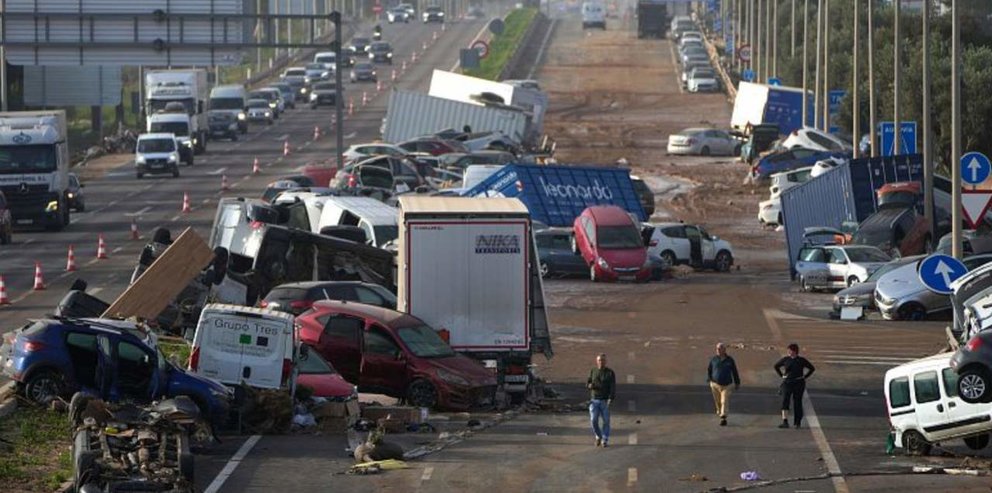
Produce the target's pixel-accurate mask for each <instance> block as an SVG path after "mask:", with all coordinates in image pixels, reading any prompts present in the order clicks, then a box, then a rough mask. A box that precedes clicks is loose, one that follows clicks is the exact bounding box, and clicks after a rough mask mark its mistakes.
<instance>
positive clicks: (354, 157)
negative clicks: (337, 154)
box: [342, 142, 408, 162]
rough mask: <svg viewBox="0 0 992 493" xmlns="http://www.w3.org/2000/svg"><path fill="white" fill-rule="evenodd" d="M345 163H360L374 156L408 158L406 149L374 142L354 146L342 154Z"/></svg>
mask: <svg viewBox="0 0 992 493" xmlns="http://www.w3.org/2000/svg"><path fill="white" fill-rule="evenodd" d="M342 154H343V155H344V160H345V162H349V161H358V160H361V159H366V158H369V157H372V156H397V157H402V156H406V155H407V154H408V153H407V151H406V150H405V149H403V148H402V147H399V146H395V145H393V144H387V143H385V142H373V143H369V144H352V145H351V146H349V147H348V148H347V149H345V151H344V152H343V153H342Z"/></svg>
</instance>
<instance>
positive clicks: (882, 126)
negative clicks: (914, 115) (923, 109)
mask: <svg viewBox="0 0 992 493" xmlns="http://www.w3.org/2000/svg"><path fill="white" fill-rule="evenodd" d="M878 126H879V132H880V133H881V134H882V142H881V144H882V149H881V150H882V155H883V156H894V155H895V154H896V153H895V152H893V149H892V147H893V144H894V142H893V141H894V140H895V138H894V137H895V135H894V132H895V125H893V124H892V122H881V123H879V124H878ZM900 127H901V129H902V138H901V139H899V142H901V143H902V152H900V153H899V154H916V122H902V125H900Z"/></svg>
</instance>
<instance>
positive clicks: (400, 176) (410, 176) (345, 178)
mask: <svg viewBox="0 0 992 493" xmlns="http://www.w3.org/2000/svg"><path fill="white" fill-rule="evenodd" d="M355 167H377V168H382V169H385V170H388V171H389V172H390V173H391V174H392V179H393V184H394V186H395V187H396V191H397V192H408V191H410V190H416V189H417V188H419V187H421V186H423V185H425V184H426V181H425V180H424V178H423V177H422V176H420V173H418V172H417V168H416V166H415V165H414V164H413V163H412V162H411V161H410V160H409V159H406V158H402V157H396V156H372V157H370V158H368V159H363V160H361V161H358V162H357V163H355V164H351V165H348V166H345V167H344V168H343V169H341V171H338V174H337V176H336V177H335V180H336V182H337V184H336V187H337V188H354V187H353V185H352V184H351V183H350V182H351V180H352V176H353V175H354V174H353V173H352V170H353V169H354V168H355Z"/></svg>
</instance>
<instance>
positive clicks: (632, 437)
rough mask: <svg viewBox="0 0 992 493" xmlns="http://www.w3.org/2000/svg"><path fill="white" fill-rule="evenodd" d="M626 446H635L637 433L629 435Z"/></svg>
mask: <svg viewBox="0 0 992 493" xmlns="http://www.w3.org/2000/svg"><path fill="white" fill-rule="evenodd" d="M627 445H637V433H631V434H630V436H629V437H627Z"/></svg>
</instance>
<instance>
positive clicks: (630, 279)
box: [620, 276, 635, 281]
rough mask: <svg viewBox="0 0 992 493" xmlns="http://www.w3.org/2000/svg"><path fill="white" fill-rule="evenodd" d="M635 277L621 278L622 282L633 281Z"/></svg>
mask: <svg viewBox="0 0 992 493" xmlns="http://www.w3.org/2000/svg"><path fill="white" fill-rule="evenodd" d="M634 277H635V276H620V280H621V281H633V280H634Z"/></svg>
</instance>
